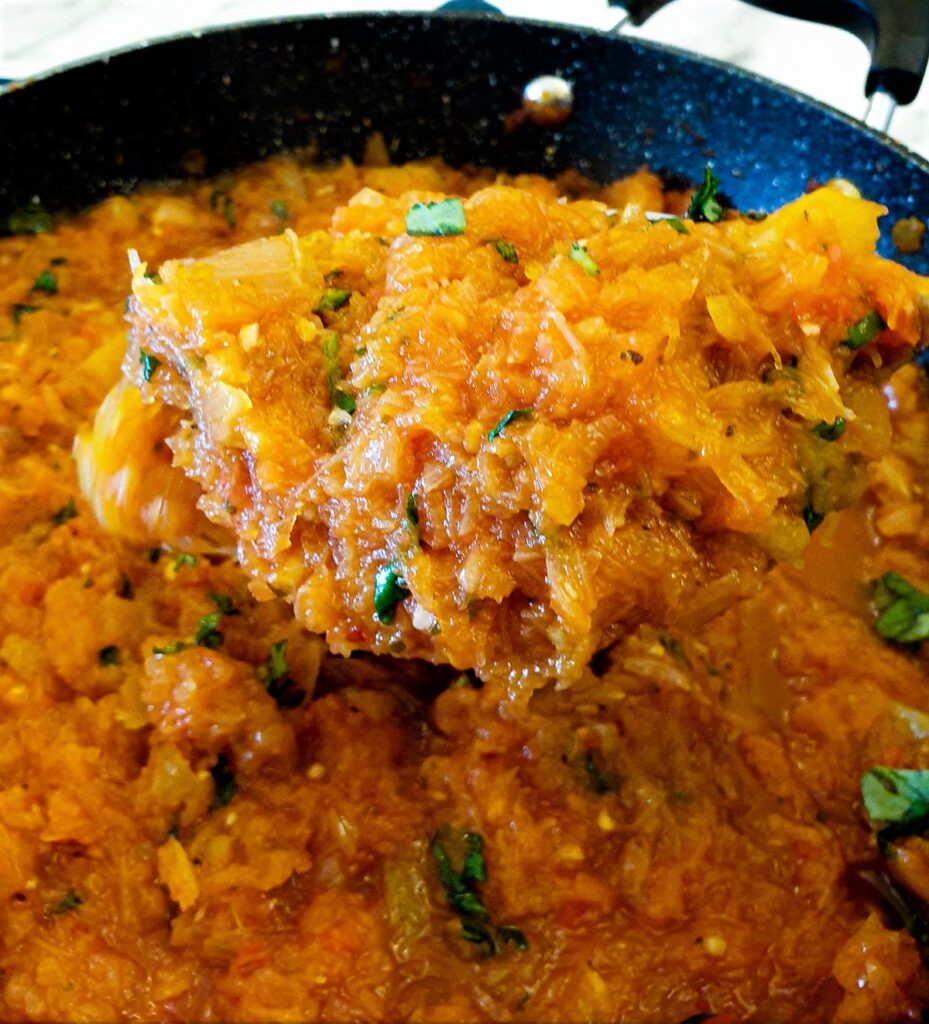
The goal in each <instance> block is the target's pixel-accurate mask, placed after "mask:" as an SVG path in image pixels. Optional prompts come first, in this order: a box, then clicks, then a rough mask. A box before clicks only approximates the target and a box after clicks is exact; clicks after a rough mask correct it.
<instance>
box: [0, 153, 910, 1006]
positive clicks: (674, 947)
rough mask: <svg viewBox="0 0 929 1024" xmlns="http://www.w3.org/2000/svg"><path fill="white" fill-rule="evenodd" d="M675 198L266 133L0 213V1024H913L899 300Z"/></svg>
mask: <svg viewBox="0 0 929 1024" xmlns="http://www.w3.org/2000/svg"><path fill="white" fill-rule="evenodd" d="M696 170H699V169H696ZM443 198H444V199H449V198H450V199H453V200H454V199H456V198H461V199H463V200H464V203H463V213H464V221H465V226H464V233H463V234H460V235H452V236H448V237H433V236H428V235H426V236H423V235H419V236H411V235H409V234H408V233H407V232H406V231H405V227H406V217H407V214H408V212H409V210H410V208H411V207H412V206H413V204H414V203H415V202H422V201H426V202H428V201H435V200H440V199H443ZM686 204H687V197H686V196H684V195H680V194H662V190H661V187H660V183H659V182H658V180H657V179H656V178H655V177H653V176H651V175H649V174H646V173H640V174H637V175H634V176H632V177H631V178H628V179H626V180H624V181H622V182H617V183H614V184H611V185H608V186H606V187H603V188H599V187H595V186H593V185H591V184H590V183H585V182H583V181H581V180H579V179H578V178H577V176H567V177H565V178H562V179H560V180H559V181H555V182H552V181H546V180H544V179H542V178H538V177H518V178H512V177H506V176H497V175H495V174H493V173H491V172H489V171H479V172H463V171H456V170H454V169H451V168H449V167H447V166H445V165H443V164H441V163H438V162H428V163H417V164H410V165H405V166H403V167H373V166H372V167H356V166H354V165H352V164H350V163H348V162H346V163H344V164H341V165H339V166H334V167H312V166H307V164H306V163H305V162H304V161H303V160H301V159H298V158H290V157H288V158H278V159H275V160H271V161H268V162H265V163H263V164H258V165H255V166H253V167H249V168H245V169H243V170H241V171H239V172H236V173H235V174H230V175H226V176H223V177H222V178H220V179H216V180H210V181H192V182H187V183H184V184H179V185H173V186H159V187H155V188H147V189H142V190H139V191H138V192H136V193H135V194H133V195H131V196H127V197H114V198H111V199H109V200H107V201H106V202H104V203H102V204H100V205H98V206H97V207H95V208H94V209H92V210H89V211H87V212H85V213H83V214H81V215H80V216H74V217H59V218H55V220H54V222H53V227H52V229H51V230H43V231H40V232H39V233H37V234H34V235H17V236H14V237H4V238H0V337H2V340H0V593H2V595H3V600H2V601H0V1020H2V1021H10V1022H14V1021H15V1022H21V1021H26V1020H35V1021H71V1020H75V1021H77V1020H80V1021H98V1022H112V1021H115V1020H142V1021H159V1022H160V1021H179V1022H180V1021H243V1022H245V1021H249V1022H254V1021H311V1020H319V1021H326V1022H331V1021H367V1020H387V1021H434V1022H446V1024H449V1022H459V1024H461V1022H470V1021H540V1022H544V1021H547V1022H552V1024H555V1022H558V1024H564V1022H588V1021H604V1022H606V1021H623V1022H627V1024H679V1022H684V1021H704V1020H706V1021H713V1022H715V1024H734V1022H743V1021H744V1022H748V1021H753V1022H765V1024H767V1022H774V1021H777V1022H785V1024H787V1022H791V1024H793V1022H798V1024H799V1022H803V1024H820V1022H821V1024H826V1022H834V1024H853V1022H854V1024H888V1022H896V1021H903V1020H918V1019H919V1017H920V1013H921V1012H922V1011H924V1009H925V1008H926V1007H927V1006H929V971H927V969H926V967H925V959H924V958H925V957H926V955H927V953H926V946H927V945H929V934H927V933H929V926H927V924H926V922H927V920H929V914H927V909H926V908H927V904H929V838H927V831H926V829H925V822H922V824H921V823H920V818H919V816H918V814H916V816H915V817H912V816H911V817H910V818H907V817H906V815H907V814H909V813H910V812H913V813H914V814H915V813H916V812H917V811H918V810H919V803H918V801H916V802H914V804H913V806H912V807H911V806H909V805H908V804H907V803H906V801H903V804H904V805H905V806H904V810H903V811H901V810H900V801H901V798H900V796H899V794H897V795H893V794H891V793H889V791H886V790H881V791H879V792H878V793H877V796H878V797H879V798H881V799H882V800H883V801H884V803H885V804H887V805H889V806H890V810H889V811H885V813H891V814H897V817H898V820H897V821H896V822H894V823H893V824H894V829H895V832H894V834H888V832H887V825H886V823H885V822H883V821H882V820H881V819H880V815H878V814H871V813H870V812H871V811H872V810H874V807H873V806H871V805H868V806H865V805H864V804H863V800H862V789H861V780H862V776H863V775H865V773H869V772H870V773H872V774H871V775H869V776H868V777H869V778H872V779H873V778H874V775H873V769H875V766H879V767H880V772H881V777H883V778H885V779H886V778H888V777H893V772H895V771H897V770H910V771H916V772H918V771H919V770H920V769H924V770H925V769H929V686H927V679H929V650H924V648H925V647H926V645H925V644H924V643H923V644H920V643H919V642H918V640H911V639H905V640H904V642H899V641H900V638H901V637H904V638H906V637H912V636H913V634H914V633H915V634H916V635H917V637H918V636H919V635H922V636H927V635H929V623H927V622H926V621H925V620H924V619H923V618H921V616H922V615H923V611H922V609H925V608H927V607H929V605H927V602H929V597H927V596H926V594H927V593H929V497H927V496H929V384H927V379H926V372H925V370H924V369H923V368H922V366H921V365H920V362H921V361H922V360H923V358H924V357H923V354H922V353H920V352H919V351H918V349H914V346H916V345H918V343H920V335H921V331H922V326H921V318H920V309H921V302H922V298H921V296H923V295H924V294H925V292H926V282H924V281H921V280H919V279H917V278H915V277H913V276H912V275H910V274H908V273H906V272H905V271H904V270H902V269H900V268H898V267H895V266H893V265H892V264H889V263H887V262H885V261H882V260H879V259H877V258H876V257H875V256H874V255H873V245H874V238H875V218H876V217H877V215H878V214H879V212H880V210H879V208H878V207H875V206H874V205H872V204H870V203H867V202H865V201H862V200H857V199H854V198H848V197H847V196H843V195H840V194H838V193H837V192H833V191H831V190H824V191H820V192H817V193H814V194H811V195H809V196H806V197H804V198H802V199H800V200H798V202H797V203H795V204H792V205H790V206H788V207H786V208H785V209H784V210H781V211H778V212H776V213H774V214H772V215H771V216H769V217H768V218H767V219H766V220H764V221H761V222H753V221H751V220H748V219H743V218H740V217H737V216H736V215H735V214H729V215H727V219H725V220H723V221H721V222H720V223H716V224H694V223H693V222H692V221H690V220H688V219H686V218H684V209H685V206H686ZM454 205H455V204H454V203H453V204H452V206H453V207H454ZM430 209H432V210H433V211H434V209H435V208H430ZM444 209H446V210H448V209H449V208H448V207H444ZM609 210H615V211H616V212H615V214H611V213H609V212H608V211H609ZM662 210H667V211H668V212H669V213H676V214H677V215H678V216H679V217H680V218H683V219H682V220H681V223H680V227H681V228H683V229H684V230H685V231H686V234H682V233H680V231H679V230H678V229H677V228H676V226H675V224H674V223H663V224H661V223H660V224H654V225H651V226H650V225H649V224H648V223H647V221H646V219H645V213H646V211H651V212H660V211H662ZM453 212H454V211H453ZM437 215H438V214H436V213H435V212H433V213H430V214H429V216H432V217H433V218H434V217H435V216H437ZM420 216H423V215H420ZM38 226H40V227H43V228H47V227H48V226H49V223H48V219H47V218H43V219H42V220H41V221H39V222H38ZM285 231H286V232H287V233H286V234H282V232H285ZM256 240H258V241H256ZM576 242H582V243H585V246H586V248H585V247H584V246H581V247H576V248H572V247H574V243H576ZM240 243H247V244H246V245H245V246H244V247H243V246H241V245H240ZM127 250H135V251H137V253H138V259H139V263H140V265H139V266H138V269H137V271H136V274H135V278H134V280H132V279H131V277H130V272H129V269H128V266H127V261H126V252H127ZM572 253H573V255H572ZM177 261H181V262H177ZM146 273H148V274H149V275H154V276H150V277H146V276H145V275H146ZM130 288H132V289H133V290H134V293H135V298H134V300H133V305H132V309H131V311H130V315H131V319H132V325H131V331H132V338H131V340H130V341H129V342H128V344H129V348H128V352H129V354H128V356H126V352H127V330H129V329H128V328H127V326H126V323H125V321H124V303H125V300H126V295H127V294H128V293H129V291H130ZM317 309H318V310H320V312H319V313H316V312H314V310H317ZM327 332H332V334H329V333H327ZM333 339H335V340H334V341H333ZM356 349H357V350H358V351H357V352H356ZM362 350H363V351H362ZM914 357H915V358H914ZM121 364H122V365H123V366H124V368H125V370H126V371H127V372H126V373H122V371H121ZM127 378H131V380H130V379H127ZM146 378H148V379H146ZM353 403H354V405H353ZM526 410H531V412H527V411H526ZM511 413H512V415H510V414H511ZM504 420H507V422H506V423H504V425H503V426H500V424H501V423H503V421H504ZM491 434H493V435H494V436H493V437H489V435H491ZM72 454H73V458H72ZM411 496H412V501H411ZM810 531H812V533H811V532H810ZM236 548H238V552H239V555H238V557H239V558H240V559H241V562H242V564H241V565H240V564H239V562H238V561H237V559H236V555H235V551H236ZM243 569H244V571H243ZM888 574H889V575H888ZM876 579H880V580H883V581H884V583H883V590H881V588H880V587H875V586H871V587H870V588H869V583H870V581H873V580H876ZM377 580H379V583H378V582H377ZM888 581H889V582H888ZM901 581H903V582H901ZM274 591H277V592H278V594H280V595H283V596H281V597H276V596H274ZM407 592H408V593H407ZM375 597H377V601H378V605H379V608H376V607H375ZM878 599H880V600H878ZM874 601H878V603H880V602H884V603H883V604H881V607H880V608H879V609H875V608H874V607H872V602H874ZM288 602H292V604H293V605H295V607H296V612H297V614H296V615H294V608H293V607H291V604H290V603H288ZM888 602H889V603H888ZM885 605H886V606H885ZM378 611H379V612H380V615H381V618H384V619H390V620H391V621H389V622H384V621H381V618H378V617H377V616H378ZM877 611H880V617H878V615H877ZM307 625H309V626H312V627H313V629H315V630H319V631H320V632H321V631H323V630H325V631H327V633H328V637H327V639H328V640H329V642H330V643H332V644H333V646H336V647H337V648H338V649H339V650H341V651H347V650H352V651H355V652H363V651H365V650H376V651H391V652H392V653H398V652H400V651H401V644H402V645H403V647H402V651H403V653H405V654H406V655H423V656H426V657H428V658H430V659H433V660H434V661H436V662H450V663H452V664H453V665H457V666H459V667H460V666H476V667H478V668H479V669H480V672H481V674H482V675H485V676H486V677H487V682H486V683H485V684H484V685H483V686H481V684H480V682H479V680H478V679H477V678H476V676H475V674H474V673H473V672H467V673H465V672H461V671H459V670H458V669H456V668H451V667H449V666H448V665H440V664H428V663H427V662H426V661H423V660H416V659H415V658H412V657H407V658H405V659H400V658H395V657H375V656H372V655H370V654H366V653H355V655H354V656H353V657H350V658H343V657H339V656H337V655H334V654H332V653H331V652H330V651H329V650H328V649H327V646H326V641H325V640H324V639H323V638H321V637H320V636H319V635H317V634H316V633H314V632H311V631H310V630H308V629H307V628H305V626H307ZM436 627H438V630H437V629H436ZM895 638H896V639H895ZM611 641H614V642H612V643H611ZM595 649H599V650H598V653H597V654H596V655H595V656H594V657H590V655H591V654H592V652H593V651H594V650H595ZM495 666H496V671H495ZM549 679H551V680H554V682H550V683H546V680H549ZM564 683H570V685H559V684H564ZM543 684H544V685H543ZM920 777H921V776H920ZM912 778H916V776H912ZM873 797H874V793H873V791H872V798H873ZM866 811H867V812H868V813H865V812H866ZM878 837H879V838H878Z"/></svg>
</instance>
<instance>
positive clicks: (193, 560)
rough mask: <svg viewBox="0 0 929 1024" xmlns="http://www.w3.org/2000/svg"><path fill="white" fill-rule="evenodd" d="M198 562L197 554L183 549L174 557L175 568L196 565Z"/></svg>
mask: <svg viewBox="0 0 929 1024" xmlns="http://www.w3.org/2000/svg"><path fill="white" fill-rule="evenodd" d="M196 564H197V556H196V555H191V554H188V552H186V551H182V552H181V553H180V554H179V555H178V556H177V558H175V559H174V568H175V570H177V569H180V568H182V567H183V566H185V565H186V566H194V565H196Z"/></svg>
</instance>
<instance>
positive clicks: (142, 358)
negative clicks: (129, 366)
mask: <svg viewBox="0 0 929 1024" xmlns="http://www.w3.org/2000/svg"><path fill="white" fill-rule="evenodd" d="M139 363H140V365H141V367H142V380H144V381H145V383H146V384H147V383H148V382H149V381H150V380H151V379H152V376H153V374H154V373H155V371H156V370H157V369H158V367H159V366H161V360H160V359H159V358H158V356H153V355H152V354H151V353H149V352H146V351H145V349H144V348H143V349H139Z"/></svg>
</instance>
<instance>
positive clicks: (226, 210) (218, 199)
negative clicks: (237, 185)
mask: <svg viewBox="0 0 929 1024" xmlns="http://www.w3.org/2000/svg"><path fill="white" fill-rule="evenodd" d="M210 209H211V210H216V209H219V210H221V211H222V215H223V217H224V218H225V221H226V223H227V224H228V225H229V227H231V228H234V227H235V225H236V219H235V203H234V202H233V201H232V196H231V195H229V193H228V192H224V191H223V190H222V189H221V188H217V189H214V190H213V193H212V194H211V195H210Z"/></svg>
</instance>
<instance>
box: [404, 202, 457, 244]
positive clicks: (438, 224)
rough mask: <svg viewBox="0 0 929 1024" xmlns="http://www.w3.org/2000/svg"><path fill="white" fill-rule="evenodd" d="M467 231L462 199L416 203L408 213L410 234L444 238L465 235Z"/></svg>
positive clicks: (407, 229)
mask: <svg viewBox="0 0 929 1024" xmlns="http://www.w3.org/2000/svg"><path fill="white" fill-rule="evenodd" d="M464 231H465V211H464V204H463V203H462V201H461V200H460V199H440V200H439V201H438V202H436V203H414V204H413V206H412V207H410V211H409V213H407V215H406V232H407V234H408V235H426V236H431V237H436V238H444V237H446V236H448V235H463V234H464Z"/></svg>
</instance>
